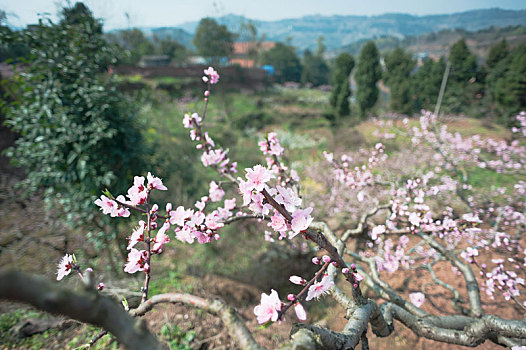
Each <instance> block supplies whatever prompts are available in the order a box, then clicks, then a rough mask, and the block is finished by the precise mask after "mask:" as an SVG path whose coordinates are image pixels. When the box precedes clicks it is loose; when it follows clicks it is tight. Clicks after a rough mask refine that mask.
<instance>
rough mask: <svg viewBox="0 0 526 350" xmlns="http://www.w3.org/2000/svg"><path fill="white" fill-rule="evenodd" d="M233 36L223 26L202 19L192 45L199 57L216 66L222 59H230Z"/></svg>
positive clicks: (210, 20)
mask: <svg viewBox="0 0 526 350" xmlns="http://www.w3.org/2000/svg"><path fill="white" fill-rule="evenodd" d="M234 40H235V34H234V33H231V32H230V31H229V30H228V28H227V27H226V26H225V25H219V24H218V23H217V22H216V21H215V20H214V19H212V18H203V19H202V20H201V21H200V22H199V25H198V26H197V30H196V32H195V36H194V41H193V42H194V45H195V47H196V48H197V52H198V53H199V55H201V56H203V57H205V58H206V59H207V60H208V62H209V63H211V64H218V63H220V62H221V60H222V59H223V58H224V57H230V55H232V52H233V51H234Z"/></svg>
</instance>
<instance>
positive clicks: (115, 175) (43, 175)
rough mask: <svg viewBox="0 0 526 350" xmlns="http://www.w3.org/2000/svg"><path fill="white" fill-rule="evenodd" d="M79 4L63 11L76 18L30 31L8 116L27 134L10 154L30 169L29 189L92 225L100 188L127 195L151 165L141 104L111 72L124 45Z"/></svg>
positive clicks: (9, 121)
mask: <svg viewBox="0 0 526 350" xmlns="http://www.w3.org/2000/svg"><path fill="white" fill-rule="evenodd" d="M79 8H82V7H81V6H78V5H75V6H74V7H72V8H70V9H69V10H71V11H69V10H68V11H64V12H63V13H64V14H71V13H74V14H75V16H74V21H72V20H70V19H71V18H68V17H67V16H64V17H63V19H62V20H61V21H60V22H59V23H58V24H53V23H47V22H46V23H44V22H43V21H42V20H41V21H40V23H39V25H38V26H35V27H33V28H32V29H31V30H29V31H26V32H25V33H24V35H26V38H25V40H26V41H27V42H28V43H29V44H30V46H31V55H30V56H29V58H28V60H27V66H25V68H24V74H20V75H19V76H18V77H17V79H15V80H14V82H17V83H18V84H20V85H19V88H18V91H19V93H20V98H19V99H18V101H15V102H14V103H13V104H12V105H11V106H10V108H9V110H8V111H7V116H6V120H7V121H6V123H7V125H8V126H9V127H10V128H11V129H12V130H13V131H14V132H16V133H18V135H19V138H18V139H17V140H16V143H15V146H13V147H12V148H10V149H9V150H8V152H7V155H8V156H9V157H11V158H12V161H13V162H14V163H15V164H16V165H19V166H22V167H24V168H25V170H26V174H27V178H26V179H24V180H23V182H22V185H23V188H24V189H25V190H26V191H27V192H32V191H36V190H44V191H43V194H44V196H45V199H46V201H47V202H48V203H49V204H50V205H51V206H53V208H54V209H55V210H63V212H64V213H65V215H64V218H67V220H68V221H70V223H72V224H78V223H79V222H85V223H86V222H90V220H91V219H92V217H93V216H92V215H93V213H94V212H96V209H95V208H94V206H93V201H94V200H95V198H96V197H98V196H99V195H100V190H101V189H103V188H104V187H106V186H108V187H109V186H112V187H113V186H117V187H119V189H118V190H117V191H118V192H119V193H123V192H125V191H126V187H127V185H128V181H129V180H130V175H131V174H136V173H138V172H139V173H140V172H143V171H144V170H143V169H144V168H143V166H144V164H145V161H144V160H145V158H143V155H144V152H145V146H144V144H143V142H142V136H141V132H140V128H139V124H138V121H137V120H136V118H135V115H134V110H133V105H132V104H131V103H130V101H127V100H126V99H125V97H124V96H123V95H122V94H121V93H120V92H119V91H118V90H117V89H116V86H115V84H114V83H113V80H112V77H111V76H109V75H108V71H107V70H108V67H109V65H110V64H115V63H116V58H117V57H118V50H116V49H115V48H114V47H112V46H110V45H108V44H107V42H106V41H105V40H104V38H103V36H102V33H101V31H100V26H101V23H100V22H98V21H96V20H95V19H93V17H92V16H91V12H90V11H89V10H87V11H82V12H80V13H82V14H79V12H78V11H73V10H74V9H79ZM84 8H85V7H84ZM72 9H73V10H72ZM85 9H87V8H85Z"/></svg>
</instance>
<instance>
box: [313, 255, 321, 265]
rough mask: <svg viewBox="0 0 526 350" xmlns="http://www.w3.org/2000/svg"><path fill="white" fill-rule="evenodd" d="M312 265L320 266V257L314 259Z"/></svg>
mask: <svg viewBox="0 0 526 350" xmlns="http://www.w3.org/2000/svg"><path fill="white" fill-rule="evenodd" d="M312 263H313V264H314V265H319V264H320V258H318V257H314V258H312Z"/></svg>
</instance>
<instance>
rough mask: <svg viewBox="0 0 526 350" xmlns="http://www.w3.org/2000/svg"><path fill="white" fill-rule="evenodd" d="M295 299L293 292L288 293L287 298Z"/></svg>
mask: <svg viewBox="0 0 526 350" xmlns="http://www.w3.org/2000/svg"><path fill="white" fill-rule="evenodd" d="M295 299H296V296H295V295H294V294H288V295H287V300H290V301H293V300H295Z"/></svg>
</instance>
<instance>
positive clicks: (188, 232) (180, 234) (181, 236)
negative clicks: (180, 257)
mask: <svg viewBox="0 0 526 350" xmlns="http://www.w3.org/2000/svg"><path fill="white" fill-rule="evenodd" d="M195 237H196V235H195V229H194V228H192V227H190V226H186V225H185V226H184V227H183V228H181V229H180V228H178V229H176V230H175V238H177V239H178V240H180V241H181V242H185V243H190V244H192V243H194V240H195Z"/></svg>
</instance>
